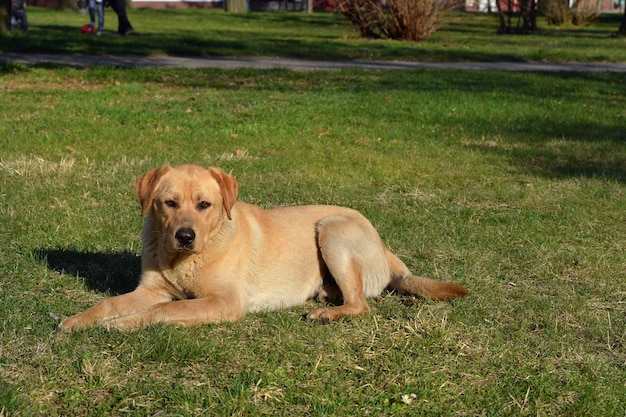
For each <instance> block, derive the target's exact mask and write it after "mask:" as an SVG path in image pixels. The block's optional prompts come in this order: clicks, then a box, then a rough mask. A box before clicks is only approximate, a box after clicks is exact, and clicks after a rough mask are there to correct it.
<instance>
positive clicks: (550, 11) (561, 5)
mask: <svg viewBox="0 0 626 417" xmlns="http://www.w3.org/2000/svg"><path fill="white" fill-rule="evenodd" d="M540 4H541V11H542V12H543V14H544V15H545V16H546V18H547V20H548V24H550V25H556V26H561V25H564V24H565V23H570V22H571V23H572V24H574V25H577V26H584V25H588V24H589V23H591V22H593V21H594V20H596V19H597V18H598V17H600V12H599V10H600V9H599V7H598V0H595V1H594V0H576V1H575V2H574V4H573V5H572V6H571V7H570V5H569V1H568V0H544V1H543V2H541V3H540Z"/></svg>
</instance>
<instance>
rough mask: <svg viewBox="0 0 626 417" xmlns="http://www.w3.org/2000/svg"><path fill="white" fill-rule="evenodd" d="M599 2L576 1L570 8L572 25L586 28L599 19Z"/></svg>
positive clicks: (588, 0) (597, 0)
mask: <svg viewBox="0 0 626 417" xmlns="http://www.w3.org/2000/svg"><path fill="white" fill-rule="evenodd" d="M598 3H599V0H596V1H591V0H576V2H575V3H574V7H572V23H573V24H574V25H576V26H586V25H588V24H589V23H591V22H593V21H594V20H596V19H597V18H598V17H600V8H599V4H598Z"/></svg>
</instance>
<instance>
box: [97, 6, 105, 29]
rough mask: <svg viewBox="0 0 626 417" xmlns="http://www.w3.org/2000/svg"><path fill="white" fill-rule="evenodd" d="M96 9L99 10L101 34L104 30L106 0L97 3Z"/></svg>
mask: <svg viewBox="0 0 626 417" xmlns="http://www.w3.org/2000/svg"><path fill="white" fill-rule="evenodd" d="M96 10H97V12H98V35H101V34H102V32H103V31H104V1H100V2H98V3H96Z"/></svg>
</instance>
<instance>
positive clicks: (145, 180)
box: [135, 165, 172, 216]
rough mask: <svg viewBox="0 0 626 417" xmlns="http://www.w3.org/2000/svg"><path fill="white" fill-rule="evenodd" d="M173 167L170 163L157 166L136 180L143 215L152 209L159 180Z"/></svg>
mask: <svg viewBox="0 0 626 417" xmlns="http://www.w3.org/2000/svg"><path fill="white" fill-rule="evenodd" d="M170 169H172V167H170V166H169V165H166V166H162V167H160V168H155V169H153V170H151V171H148V172H146V173H145V174H143V175H142V176H140V177H139V178H137V181H135V189H136V190H137V198H138V199H139V202H140V203H141V215H142V216H143V215H144V214H146V212H147V211H148V210H149V209H150V206H151V205H152V200H154V193H155V192H156V186H157V184H158V183H159V180H160V179H161V178H162V177H163V175H165V173H166V172H168V171H169V170H170Z"/></svg>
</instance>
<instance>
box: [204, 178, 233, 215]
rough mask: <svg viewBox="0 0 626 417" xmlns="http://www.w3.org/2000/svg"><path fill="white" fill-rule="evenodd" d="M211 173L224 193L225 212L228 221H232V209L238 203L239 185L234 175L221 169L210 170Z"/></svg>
mask: <svg viewBox="0 0 626 417" xmlns="http://www.w3.org/2000/svg"><path fill="white" fill-rule="evenodd" d="M209 172H210V173H211V175H212V176H213V178H215V180H216V181H217V183H218V184H219V186H220V191H221V192H222V200H223V201H224V210H226V215H227V216H228V220H232V216H231V215H230V209H232V208H233V206H234V205H235V202H236V201H237V195H238V193H239V184H238V183H237V180H236V179H235V178H234V177H233V176H232V175H228V174H227V173H225V172H224V171H222V170H221V169H218V168H209Z"/></svg>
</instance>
